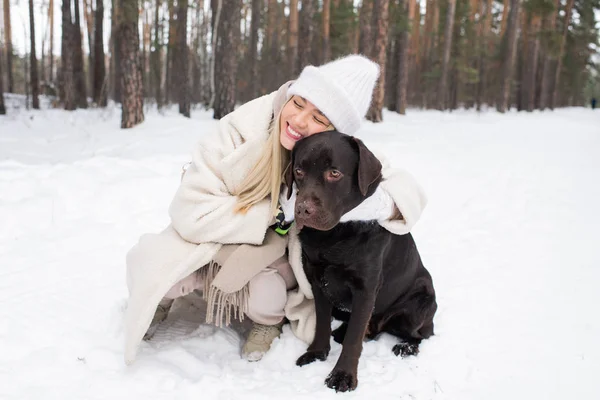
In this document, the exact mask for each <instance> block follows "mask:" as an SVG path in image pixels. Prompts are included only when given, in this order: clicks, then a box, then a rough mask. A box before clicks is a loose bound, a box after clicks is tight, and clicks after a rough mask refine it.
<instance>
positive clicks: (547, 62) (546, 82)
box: [540, 0, 560, 110]
mask: <svg viewBox="0 0 600 400" xmlns="http://www.w3.org/2000/svg"><path fill="white" fill-rule="evenodd" d="M559 8H560V0H556V1H555V3H554V10H553V11H552V13H551V14H550V16H549V17H548V20H547V25H546V26H545V29H546V30H547V31H548V32H554V30H555V29H556V17H557V16H558V9H559ZM543 60H544V64H543V65H542V83H541V88H540V110H545V109H546V107H548V105H549V104H550V85H551V82H552V77H553V75H552V66H553V64H554V60H553V58H552V57H551V55H550V54H548V49H546V54H544V57H543Z"/></svg>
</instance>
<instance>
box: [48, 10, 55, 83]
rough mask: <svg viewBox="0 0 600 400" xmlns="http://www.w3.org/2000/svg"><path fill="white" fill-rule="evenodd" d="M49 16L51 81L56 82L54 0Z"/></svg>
mask: <svg viewBox="0 0 600 400" xmlns="http://www.w3.org/2000/svg"><path fill="white" fill-rule="evenodd" d="M48 18H49V19H50V71H49V75H48V76H49V78H48V80H49V81H50V82H54V0H50V2H49V4H48Z"/></svg>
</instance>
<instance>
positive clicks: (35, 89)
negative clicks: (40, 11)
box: [29, 0, 40, 110]
mask: <svg viewBox="0 0 600 400" xmlns="http://www.w3.org/2000/svg"><path fill="white" fill-rule="evenodd" d="M29 34H30V36H31V38H30V39H31V41H30V43H31V48H30V49H29V62H30V64H31V66H30V68H29V71H30V77H31V78H30V79H31V97H32V99H33V103H32V105H33V108H34V109H35V110H39V109H40V100H39V92H40V84H39V80H38V69H37V57H36V55H35V21H34V19H33V0H29Z"/></svg>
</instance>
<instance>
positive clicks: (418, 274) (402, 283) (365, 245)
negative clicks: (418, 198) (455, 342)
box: [285, 131, 437, 391]
mask: <svg viewBox="0 0 600 400" xmlns="http://www.w3.org/2000/svg"><path fill="white" fill-rule="evenodd" d="M285 179H286V183H287V185H288V187H291V185H292V182H295V183H296V186H297V187H298V194H297V198H296V206H295V207H296V208H295V221H296V224H297V226H298V228H299V229H301V231H300V234H299V237H300V241H301V243H302V257H303V263H304V271H305V273H306V276H307V278H308V280H309V281H310V283H311V286H312V291H313V294H314V298H315V308H316V314H317V326H316V332H315V338H314V340H313V342H312V344H311V345H310V346H309V347H308V350H307V352H306V353H305V354H304V355H302V356H301V357H300V358H298V360H297V361H296V364H297V365H300V366H302V365H306V364H309V363H311V362H313V361H315V360H325V359H326V358H327V355H328V354H329V350H330V344H329V336H330V335H331V334H332V333H331V317H332V316H333V317H335V318H337V319H339V320H341V321H344V323H343V324H342V325H341V326H340V327H339V328H338V329H336V330H335V331H334V332H333V337H334V340H335V341H337V342H338V343H342V344H343V349H342V353H341V355H340V357H339V359H338V361H337V364H336V365H335V368H334V369H333V371H331V373H330V374H329V376H328V377H327V379H326V380H325V383H326V384H327V386H328V387H330V388H332V389H335V390H336V391H347V390H353V389H355V388H356V385H357V383H358V380H357V377H356V375H357V367H358V359H359V357H360V354H361V351H362V341H363V339H364V338H365V337H367V338H369V339H373V338H375V337H376V336H377V335H379V334H380V333H382V332H387V333H390V334H392V335H394V336H397V337H398V338H399V339H400V342H399V343H398V344H396V345H395V346H394V348H393V349H392V350H393V352H394V353H395V354H396V355H402V356H403V357H404V356H408V355H416V354H417V353H418V351H419V343H420V342H421V340H422V339H425V338H428V337H430V336H431V335H433V316H434V314H435V311H436V309H437V304H436V300H435V291H434V289H433V282H432V280H431V276H430V275H429V272H428V271H427V270H426V269H425V267H424V266H423V263H422V262H421V258H420V256H419V252H418V251H417V247H416V245H415V242H414V240H413V238H412V236H411V235H410V234H406V235H394V234H392V233H390V232H388V231H386V230H385V229H383V228H382V227H381V226H380V225H379V224H377V223H374V222H358V221H356V222H346V223H340V222H339V221H340V218H341V216H342V215H343V214H345V213H346V212H348V211H350V210H351V209H353V208H354V207H356V206H357V205H358V204H360V203H361V202H362V201H364V200H365V199H366V198H367V197H369V196H371V195H372V194H373V193H374V192H375V189H376V188H377V186H378V185H379V182H380V181H381V179H382V177H381V163H380V162H379V160H377V158H376V157H375V156H374V155H373V153H371V152H370V151H369V150H368V149H367V148H366V147H365V145H364V144H363V143H362V142H361V141H360V140H358V139H356V138H353V137H351V136H347V135H344V134H341V133H339V132H335V131H332V132H323V133H319V134H318V135H313V136H310V137H308V138H305V139H302V140H301V141H299V142H298V143H296V146H295V147H294V150H293V153H292V160H291V163H290V166H289V167H288V170H287V171H286V177H285Z"/></svg>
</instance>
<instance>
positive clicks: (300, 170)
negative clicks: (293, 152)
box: [294, 168, 304, 177]
mask: <svg viewBox="0 0 600 400" xmlns="http://www.w3.org/2000/svg"><path fill="white" fill-rule="evenodd" d="M294 173H295V174H296V176H297V177H302V176H304V171H302V168H296V169H294Z"/></svg>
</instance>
